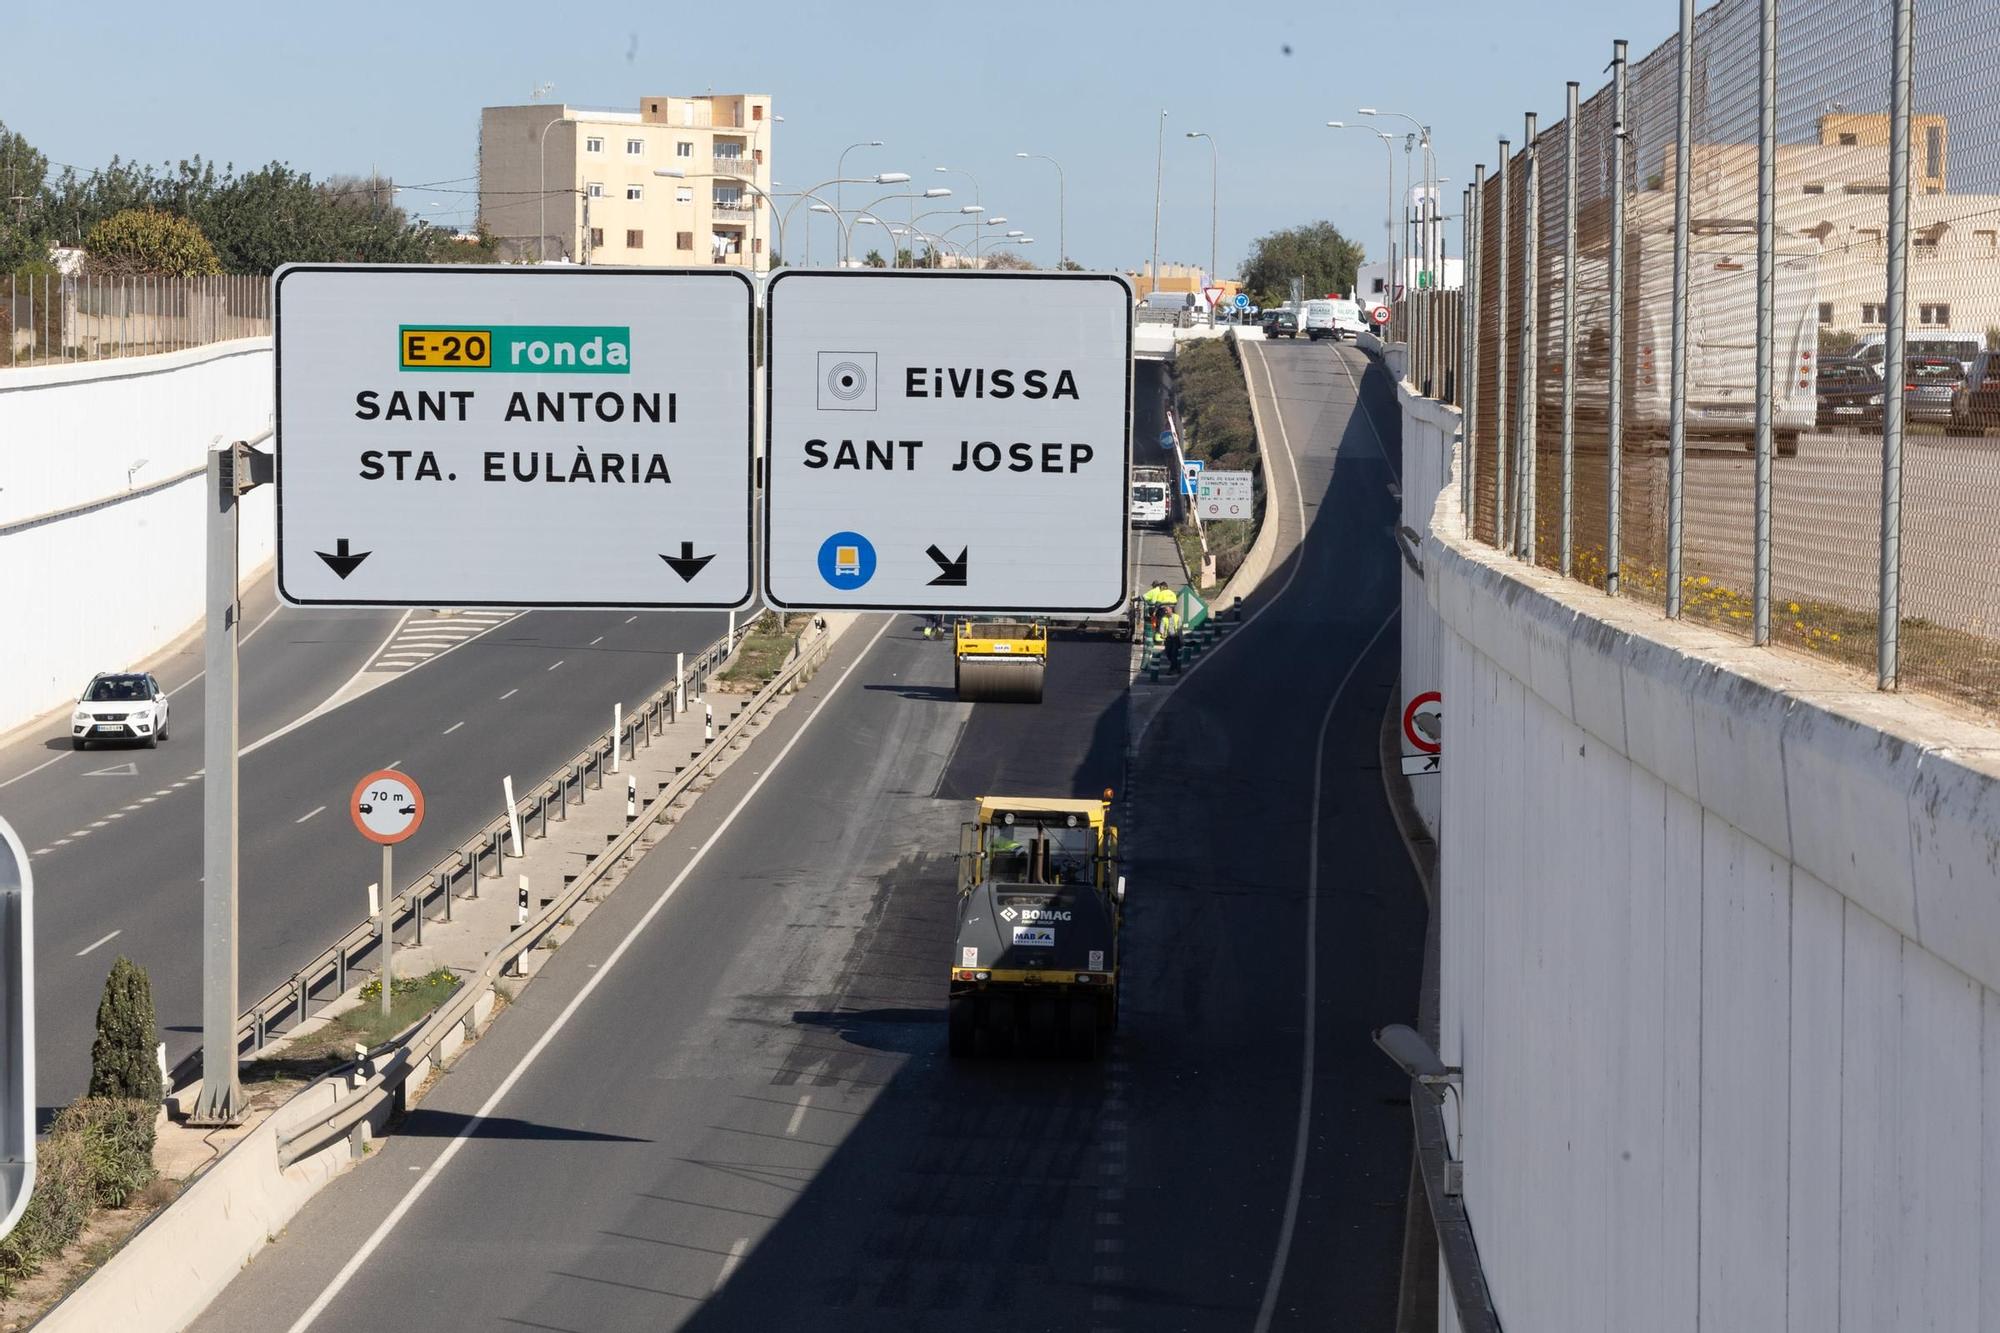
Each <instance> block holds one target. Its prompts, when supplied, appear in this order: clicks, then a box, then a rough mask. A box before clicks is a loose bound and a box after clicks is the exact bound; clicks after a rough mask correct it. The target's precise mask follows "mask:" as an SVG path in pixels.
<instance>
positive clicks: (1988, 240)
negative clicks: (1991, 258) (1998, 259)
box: [1972, 231, 2000, 254]
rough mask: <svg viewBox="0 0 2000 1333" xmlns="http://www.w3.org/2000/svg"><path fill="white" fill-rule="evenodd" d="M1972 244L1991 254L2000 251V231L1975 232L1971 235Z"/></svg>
mask: <svg viewBox="0 0 2000 1333" xmlns="http://www.w3.org/2000/svg"><path fill="white" fill-rule="evenodd" d="M1972 243H1973V244H1974V245H1975V246H1977V247H1978V248H1979V249H1981V250H1984V251H1986V252H1987V253H1988V254H1991V253H1992V252H1993V251H1994V250H2000V231H1975V232H1973V233H1972Z"/></svg>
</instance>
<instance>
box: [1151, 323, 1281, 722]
mask: <svg viewBox="0 0 2000 1333" xmlns="http://www.w3.org/2000/svg"><path fill="white" fill-rule="evenodd" d="M1245 345H1246V346H1249V347H1252V348H1255V349H1256V352H1257V364H1258V365H1260V366H1262V367H1263V368H1264V383H1265V384H1266V385H1267V386H1269V388H1270V391H1271V413H1272V417H1273V419H1274V420H1276V421H1277V423H1278V445H1279V447H1280V448H1281V449H1283V450H1284V454H1285V470H1286V471H1288V472H1290V473H1291V474H1292V503H1293V505H1294V506H1295V507H1296V508H1297V510H1298V519H1299V544H1298V546H1296V547H1295V548H1293V549H1295V550H1298V551H1301V552H1302V551H1304V549H1305V544H1306V496H1305V491H1304V490H1303V489H1301V487H1300V485H1299V463H1298V459H1297V458H1296V457H1294V456H1293V454H1292V437H1291V435H1290V434H1289V433H1288V432H1287V431H1286V430H1285V413H1284V409H1283V408H1281V407H1280V406H1279V404H1278V383H1277V381H1276V380H1274V379H1272V378H1271V365H1270V363H1269V362H1268V361H1266V360H1265V359H1264V349H1263V348H1261V347H1257V345H1256V344H1255V343H1249V344H1245ZM1250 392H1251V393H1253V394H1254V393H1255V392H1256V389H1255V387H1252V388H1251V390H1250ZM1275 558H1276V556H1275V555H1274V556H1273V559H1275ZM1304 565H1305V559H1304V558H1303V556H1301V558H1299V559H1297V560H1294V561H1292V567H1291V568H1290V569H1289V570H1287V571H1286V572H1285V581H1284V582H1283V583H1280V584H1279V585H1278V590H1277V591H1276V592H1274V593H1272V594H1271V595H1270V596H1269V597H1268V598H1265V599H1264V600H1263V601H1262V602H1260V603H1258V604H1257V605H1256V606H1253V607H1251V608H1250V614H1249V615H1247V616H1245V617H1243V620H1242V623H1241V624H1239V625H1237V626H1236V628H1235V629H1233V630H1231V631H1230V632H1229V633H1228V635H1227V636H1226V637H1224V638H1223V640H1222V641H1221V642H1220V643H1218V644H1216V645H1215V646H1214V647H1213V648H1211V649H1209V650H1208V651H1207V652H1205V653H1203V654H1202V655H1201V656H1200V657H1199V658H1198V659H1196V660H1195V661H1194V662H1193V663H1192V664H1191V665H1190V666H1188V667H1187V668H1186V669H1185V670H1184V671H1182V672H1181V677H1180V680H1179V681H1178V682H1177V683H1176V684H1175V686H1174V688H1175V689H1179V688H1180V686H1181V685H1185V684H1186V683H1187V681H1188V678H1189V677H1191V676H1193V675H1194V673H1195V672H1197V671H1199V670H1201V669H1202V668H1203V667H1205V666H1207V665H1208V664H1209V663H1210V662H1213V661H1214V660H1215V659H1216V658H1218V657H1220V656H1221V655H1222V654H1223V652H1224V651H1225V650H1226V649H1227V648H1228V647H1229V645H1230V644H1232V643H1234V642H1236V641H1237V640H1238V639H1239V638H1241V637H1242V635H1243V631H1244V630H1246V629H1248V628H1249V627H1250V626H1251V625H1253V624H1255V623H1256V621H1257V617H1258V616H1261V615H1263V614H1264V613H1265V612H1266V611H1268V610H1270V609H1271V608H1272V607H1274V606H1276V605H1277V604H1278V603H1279V602H1280V601H1282V600H1283V599H1284V596H1285V594H1286V593H1288V592H1290V591H1291V588H1292V580H1293V579H1296V578H1297V577H1298V576H1299V570H1300V569H1301V568H1303V567H1304ZM1164 711H1165V709H1154V710H1153V713H1152V715H1151V716H1149V717H1148V718H1147V719H1146V720H1145V721H1144V722H1143V723H1141V724H1140V726H1139V734H1138V735H1136V736H1134V737H1133V738H1132V748H1133V749H1134V750H1135V751H1136V750H1137V749H1138V747H1139V742H1141V741H1143V740H1145V739H1146V732H1147V731H1149V730H1150V729H1151V728H1152V725H1153V719H1154V718H1157V717H1158V716H1159V715H1160V714H1161V713H1162V712H1164Z"/></svg>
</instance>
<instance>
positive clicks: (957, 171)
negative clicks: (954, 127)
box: [931, 167, 986, 259]
mask: <svg viewBox="0 0 2000 1333" xmlns="http://www.w3.org/2000/svg"><path fill="white" fill-rule="evenodd" d="M931 170H933V171H937V172H942V173H943V174H945V175H947V176H963V177H965V178H966V179H967V180H969V181H971V182H972V202H973V203H975V204H978V203H982V202H984V201H983V200H982V199H981V198H980V192H979V177H977V176H975V175H973V174H972V173H971V172H969V171H966V170H964V169H963V168H960V167H932V168H931ZM979 211H980V212H982V213H983V212H985V211H986V210H985V209H983V208H982V209H980V210H979ZM972 257H973V258H974V259H977V258H979V240H978V238H977V237H974V238H973V242H972Z"/></svg>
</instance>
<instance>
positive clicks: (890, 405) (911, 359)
mask: <svg viewBox="0 0 2000 1333" xmlns="http://www.w3.org/2000/svg"><path fill="white" fill-rule="evenodd" d="M766 311H767V316H768V319H769V327H770V360H769V366H768V368H767V374H768V381H767V382H768V384H769V386H770V387H769V392H770V400H769V421H768V433H767V436H766V441H767V451H768V466H767V471H766V478H767V483H766V488H765V510H764V513H765V525H764V596H765V599H766V600H767V601H768V602H770V603H771V605H773V606H784V607H815V608H817V607H842V608H854V609H866V610H883V611H933V610H935V611H949V610H979V611H1008V612H1034V611H1046V612H1055V613H1063V614H1089V613H1098V612H1112V611H1118V610H1121V609H1123V607H1124V605H1125V598H1126V591H1127V590H1126V586H1125V578H1126V573H1125V568H1126V566H1125V543H1126V533H1127V528H1126V523H1125V509H1126V503H1127V496H1126V475H1127V471H1128V464H1129V462H1130V453H1131V443H1130V441H1131V402H1132V289H1131V288H1130V286H1129V285H1127V283H1126V282H1125V281H1124V279H1122V278H1119V277H1116V276H1114V275H1110V274H1094V273H1093V274H1085V273H1061V274H1057V273H1033V274H1027V273H1006V274H1002V273H962V274H961V273H949V272H944V273H928V272H926V273H884V272H870V271H862V270H856V271H845V272H835V273H820V272H781V273H779V274H777V275H776V276H774V277H773V278H772V279H771V282H770V287H769V291H768V295H767V297H766Z"/></svg>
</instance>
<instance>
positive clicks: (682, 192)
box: [674, 185, 694, 204]
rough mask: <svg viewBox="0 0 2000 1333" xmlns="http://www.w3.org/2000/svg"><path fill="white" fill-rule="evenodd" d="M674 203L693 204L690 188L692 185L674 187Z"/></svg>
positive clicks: (692, 187) (692, 191)
mask: <svg viewBox="0 0 2000 1333" xmlns="http://www.w3.org/2000/svg"><path fill="white" fill-rule="evenodd" d="M674 202H675V203H677V204H691V203H693V202H694V186H692V185H680V186H676V187H675V188H674Z"/></svg>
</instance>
